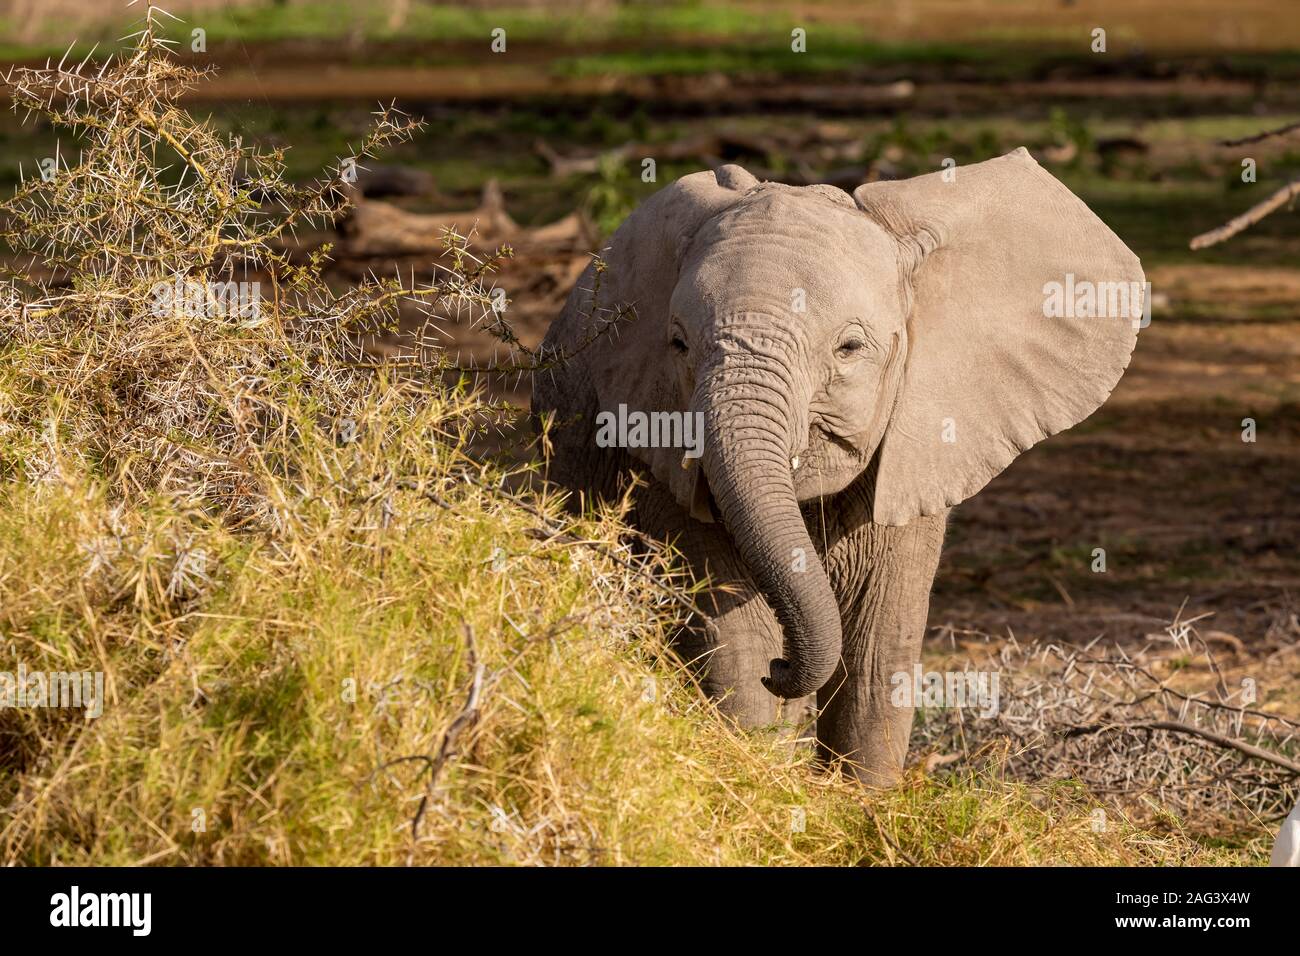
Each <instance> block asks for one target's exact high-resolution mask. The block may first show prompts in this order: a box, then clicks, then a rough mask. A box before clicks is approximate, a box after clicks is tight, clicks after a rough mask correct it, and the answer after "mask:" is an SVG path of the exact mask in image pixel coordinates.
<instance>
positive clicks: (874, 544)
mask: <svg viewBox="0 0 1300 956" xmlns="http://www.w3.org/2000/svg"><path fill="white" fill-rule="evenodd" d="M604 260H605V263H606V268H605V269H604V270H603V271H601V272H600V273H597V272H596V271H595V267H594V266H593V267H592V268H589V269H588V270H587V272H586V273H585V274H584V275H583V277H582V279H581V281H579V283H578V286H577V288H576V289H575V290H574V292H573V293H572V295H570V296H569V300H568V303H567V305H566V306H565V309H564V312H563V314H562V315H561V316H560V317H559V319H558V320H557V321H556V322H555V323H554V324H553V325H552V326H551V329H550V332H549V334H548V335H547V337H546V342H545V346H544V347H545V350H546V352H547V353H548V354H550V355H552V356H555V357H556V358H557V359H559V361H558V362H557V367H556V368H555V371H554V373H553V374H551V373H548V372H544V373H541V374H539V375H536V376H535V383H534V386H533V409H534V411H535V413H537V414H539V415H544V416H548V417H551V419H552V430H551V438H552V443H553V453H552V455H551V459H550V463H549V476H550V478H551V480H552V481H555V482H558V483H560V484H561V485H564V486H566V487H567V488H570V489H572V490H573V491H574V492H575V494H574V495H573V497H572V501H573V502H574V503H575V505H577V504H579V503H580V502H582V501H590V500H593V499H601V498H604V499H610V500H613V499H616V498H618V497H619V496H620V494H621V493H622V492H623V491H624V489H625V488H626V487H627V484H628V482H629V479H630V477H631V475H632V474H633V473H636V472H639V473H641V474H642V475H643V476H644V478H645V479H646V483H645V485H644V487H641V488H638V489H637V491H636V494H635V497H634V513H633V520H634V521H635V523H636V525H637V526H638V527H639V528H640V529H641V530H642V531H644V532H645V533H647V534H648V535H651V536H653V537H655V538H658V539H661V540H665V541H672V542H674V543H675V545H676V546H677V548H678V549H679V550H680V551H681V552H682V554H683V555H684V557H685V559H686V561H687V562H688V563H689V565H690V567H691V569H692V570H693V571H694V572H695V573H696V574H697V575H700V576H704V575H707V576H708V579H709V581H710V582H711V583H712V584H713V585H715V589H714V590H713V591H712V592H711V593H710V594H709V595H707V596H706V597H705V598H704V600H703V601H702V602H701V611H702V612H703V614H704V618H703V619H701V620H696V621H694V622H692V624H691V625H690V626H688V627H687V628H685V629H684V630H683V632H682V633H681V634H680V635H679V636H678V638H677V650H678V653H679V654H680V655H681V656H682V657H683V659H684V660H686V661H688V662H690V663H691V665H692V666H693V667H694V668H695V669H696V671H697V673H698V674H699V678H700V681H701V684H702V686H703V687H704V689H705V690H706V691H707V692H708V693H709V694H710V695H712V696H714V697H715V698H717V700H718V702H719V707H720V708H721V709H722V710H723V711H724V712H726V713H728V714H731V715H732V716H733V717H734V718H735V719H737V720H738V721H739V722H740V723H741V724H742V725H743V726H747V727H752V726H761V725H767V724H772V723H776V722H782V721H786V720H793V721H799V722H802V721H806V720H810V719H812V718H813V717H814V716H815V719H816V729H817V742H818V750H819V752H820V754H821V755H822V756H823V757H825V758H827V759H835V758H843V761H844V763H843V766H844V767H845V768H846V771H847V772H849V773H851V774H853V775H854V776H855V777H857V778H858V779H859V780H861V781H863V782H864V783H867V784H871V785H888V784H890V783H892V782H893V781H894V780H896V778H897V776H898V774H899V772H900V770H901V769H902V767H903V762H904V758H905V757H906V753H907V743H908V736H909V731H910V727H911V723H912V706H911V700H910V699H908V700H907V701H906V702H905V705H904V706H900V705H899V704H898V702H897V701H896V700H894V699H891V698H895V697H897V696H899V695H895V694H894V693H893V691H894V690H895V689H896V688H897V687H898V686H899V683H900V681H904V680H906V682H907V683H908V684H909V686H910V682H911V673H912V667H913V665H914V664H915V663H916V661H917V660H918V657H919V654H920V650H921V638H922V635H923V633H924V631H925V623H926V614H927V611H928V606H929V594H930V587H931V584H932V582H933V579H934V573H935V567H936V565H937V564H938V561H939V552H940V548H941V546H942V543H943V534H944V522H945V520H946V516H947V513H948V509H949V508H951V507H952V506H953V505H956V504H957V503H958V502H961V501H964V500H965V499H966V498H969V497H970V496H971V495H973V494H975V493H976V492H977V491H979V490H980V488H982V487H984V485H986V484H987V483H988V482H989V481H990V480H991V479H992V478H993V477H994V476H996V475H997V474H998V473H999V472H1001V471H1002V469H1004V468H1006V467H1007V465H1009V464H1010V463H1011V461H1012V460H1013V459H1014V458H1015V457H1016V455H1018V454H1019V453H1020V452H1022V451H1024V450H1026V449H1028V448H1029V447H1031V446H1032V445H1034V444H1035V443H1036V442H1039V441H1041V440H1042V439H1044V438H1046V437H1048V436H1049V435H1053V434H1055V433H1056V432H1059V431H1062V430H1063V429H1066V428H1069V427H1071V426H1072V425H1074V424H1076V423H1077V422H1079V421H1081V420H1082V419H1083V418H1085V417H1086V416H1088V415H1089V414H1091V413H1092V412H1093V410H1094V409H1096V408H1097V407H1098V406H1099V405H1100V404H1101V403H1102V402H1103V401H1105V399H1106V397H1107V396H1108V395H1109V394H1110V392H1111V390H1112V389H1113V388H1114V387H1115V384H1116V383H1117V382H1118V381H1119V377H1120V375H1121V374H1122V373H1123V371H1124V368H1125V367H1126V366H1127V365H1128V361H1129V355H1130V353H1131V352H1132V350H1133V346H1134V344H1135V342H1136V339H1137V329H1138V328H1139V327H1141V326H1142V325H1143V324H1145V323H1144V320H1143V318H1142V315H1143V308H1144V303H1145V301H1146V296H1145V280H1144V277H1143V273H1142V267H1141V264H1140V263H1139V261H1138V259H1137V257H1136V256H1134V255H1133V253H1132V252H1130V251H1129V249H1128V248H1127V247H1126V246H1125V245H1124V243H1123V242H1121V241H1120V239H1119V238H1118V237H1117V236H1116V235H1115V234H1114V233H1113V232H1111V230H1110V229H1109V228H1107V227H1106V225H1105V224H1104V223H1103V222H1102V221H1101V220H1100V219H1098V218H1097V217H1096V216H1095V215H1093V213H1092V212H1091V211H1090V210H1089V209H1088V208H1087V207H1086V206H1085V205H1084V204H1083V203H1082V202H1081V201H1080V200H1079V199H1078V198H1077V197H1076V196H1074V194H1073V193H1071V192H1070V191H1069V190H1068V189H1066V188H1065V187H1064V186H1063V185H1061V183H1059V182H1058V181H1057V180H1056V179H1054V178H1053V177H1052V176H1051V175H1050V174H1049V173H1047V172H1046V171H1045V170H1043V169H1042V168H1040V167H1039V166H1038V164H1037V163H1036V162H1035V161H1034V160H1033V158H1032V157H1030V155H1029V154H1028V152H1026V151H1025V150H1024V149H1018V150H1016V151H1015V152H1013V153H1009V154H1008V155H1006V156H1002V157H1000V158H998V159H993V160H989V161H987V162H983V163H978V164H975V165H971V166H965V167H957V168H949V169H945V170H943V171H940V172H936V173H933V174H930V175H926V176H919V177H917V178H915V179H910V180H905V181H898V182H878V183H868V184H866V185H863V186H860V187H859V188H858V189H857V190H856V191H855V192H854V193H853V195H852V196H849V195H848V194H847V193H845V192H842V191H841V190H839V189H836V188H834V187H831V186H808V187H803V188H794V187H790V186H784V185H781V184H778V183H760V182H759V181H758V180H756V179H755V178H754V177H753V176H752V175H750V174H749V173H748V172H746V171H745V170H744V169H741V168H740V167H739V166H723V167H721V168H719V169H718V170H716V171H713V172H701V173H694V174H692V175H689V176H686V177H684V178H682V179H680V180H678V181H677V182H675V183H674V184H672V185H671V186H668V187H667V188H665V189H662V190H660V191H659V192H658V193H656V194H655V195H654V196H652V197H651V198H650V199H649V200H647V201H646V202H645V203H643V204H642V205H641V206H640V207H639V208H638V209H637V210H636V211H635V212H634V213H633V214H632V215H631V216H630V217H628V219H627V221H626V222H624V223H623V225H622V226H621V227H620V228H619V229H618V231H617V232H616V233H615V234H614V236H613V238H612V240H611V241H610V246H609V248H608V250H607V251H606V255H605V256H604ZM620 310H621V311H625V312H626V315H625V316H624V317H623V318H622V319H621V320H620V321H618V322H616V323H614V322H613V319H612V316H613V315H614V314H615V313H617V312H619V311H620ZM611 324H615V325H616V328H614V329H612V330H609V326H610V325H611ZM899 674H903V675H906V677H905V678H904V677H900V678H898V680H891V678H894V677H895V675H899ZM907 696H909V698H910V695H907Z"/></svg>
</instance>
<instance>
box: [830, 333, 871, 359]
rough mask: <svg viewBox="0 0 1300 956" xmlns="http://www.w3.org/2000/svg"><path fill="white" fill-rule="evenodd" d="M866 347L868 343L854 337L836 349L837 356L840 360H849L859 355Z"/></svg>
mask: <svg viewBox="0 0 1300 956" xmlns="http://www.w3.org/2000/svg"><path fill="white" fill-rule="evenodd" d="M866 347H867V343H866V342H865V341H864V340H863V339H860V338H857V337H856V336H854V337H853V338H848V339H845V340H844V341H843V342H841V343H840V344H839V346H838V347H837V348H836V349H835V354H836V355H838V356H839V357H840V358H849V357H851V356H853V355H856V354H858V353H859V352H861V351H862V350H863V349H865V348H866Z"/></svg>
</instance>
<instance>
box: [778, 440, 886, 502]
mask: <svg viewBox="0 0 1300 956" xmlns="http://www.w3.org/2000/svg"><path fill="white" fill-rule="evenodd" d="M868 457H869V456H864V455H863V453H862V451H861V450H860V449H859V448H858V447H857V445H855V444H854V443H853V442H851V441H850V440H849V439H847V438H845V437H843V436H842V435H837V434H835V433H834V432H833V431H831V430H830V429H828V428H826V427H825V425H823V424H821V423H818V422H814V423H812V424H811V425H810V427H809V429H808V444H807V445H805V446H804V449H803V450H802V451H801V452H800V453H799V454H798V455H797V456H795V458H794V459H792V460H791V462H790V466H791V470H792V471H793V473H794V492H795V497H796V498H797V499H798V500H799V501H801V502H803V501H810V500H812V499H814V498H823V497H825V496H826V495H833V494H838V493H839V492H841V491H843V490H844V489H845V488H847V487H848V486H849V485H851V484H852V483H853V482H854V480H855V479H856V478H857V477H858V475H860V474H861V473H862V470H863V469H864V468H865V467H866V464H867V461H868Z"/></svg>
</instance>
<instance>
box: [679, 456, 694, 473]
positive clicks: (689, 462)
mask: <svg viewBox="0 0 1300 956" xmlns="http://www.w3.org/2000/svg"><path fill="white" fill-rule="evenodd" d="M695 462H696V459H694V458H692V457H691V456H690V455H682V470H683V471H690V470H691V468H692V467H694V465H695Z"/></svg>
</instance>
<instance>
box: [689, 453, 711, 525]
mask: <svg viewBox="0 0 1300 956" xmlns="http://www.w3.org/2000/svg"><path fill="white" fill-rule="evenodd" d="M694 472H695V476H694V477H695V481H694V485H693V488H692V490H691V497H690V507H689V508H688V509H687V510H688V511H689V512H690V515H691V517H692V518H694V519H695V520H696V521H702V522H703V523H704V524H713V523H714V522H715V521H717V520H718V519H717V513H718V511H717V508H716V507H715V505H714V501H713V492H712V491H710V490H709V479H708V477H707V476H706V475H705V474H704V469H703V468H699V467H696V468H695V469H694Z"/></svg>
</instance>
